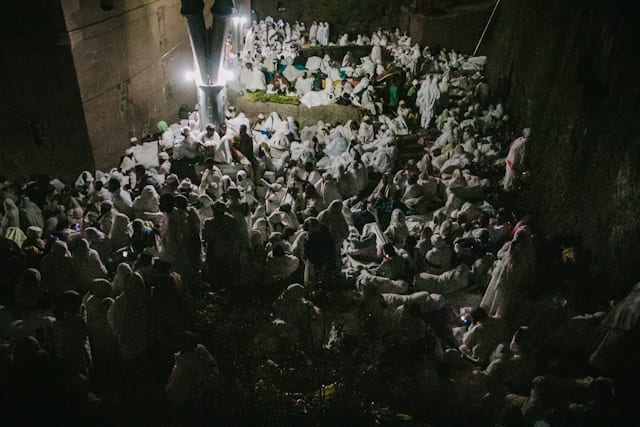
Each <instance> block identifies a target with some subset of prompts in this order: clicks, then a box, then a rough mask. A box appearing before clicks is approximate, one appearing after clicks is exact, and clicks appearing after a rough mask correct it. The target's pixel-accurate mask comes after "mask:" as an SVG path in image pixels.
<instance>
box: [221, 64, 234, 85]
mask: <svg viewBox="0 0 640 427" xmlns="http://www.w3.org/2000/svg"><path fill="white" fill-rule="evenodd" d="M234 78H235V75H234V74H233V71H231V70H228V69H226V68H223V69H222V70H220V76H219V77H218V84H219V85H224V84H226V83H227V82H228V81H231V80H233V79H234Z"/></svg>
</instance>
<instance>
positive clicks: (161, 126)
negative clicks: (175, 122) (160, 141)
mask: <svg viewBox="0 0 640 427" xmlns="http://www.w3.org/2000/svg"><path fill="white" fill-rule="evenodd" d="M157 126H158V130H159V131H161V132H166V131H168V130H169V125H167V122H165V121H164V120H161V121H159V122H158V125H157Z"/></svg>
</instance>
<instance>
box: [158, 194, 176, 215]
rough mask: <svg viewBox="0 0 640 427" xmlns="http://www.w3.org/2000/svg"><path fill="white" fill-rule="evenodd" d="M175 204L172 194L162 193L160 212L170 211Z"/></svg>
mask: <svg viewBox="0 0 640 427" xmlns="http://www.w3.org/2000/svg"><path fill="white" fill-rule="evenodd" d="M175 206H176V201H175V197H174V196H173V195H172V194H167V193H165V194H162V195H161V196H160V212H164V213H170V212H171V211H173V209H174V208H175Z"/></svg>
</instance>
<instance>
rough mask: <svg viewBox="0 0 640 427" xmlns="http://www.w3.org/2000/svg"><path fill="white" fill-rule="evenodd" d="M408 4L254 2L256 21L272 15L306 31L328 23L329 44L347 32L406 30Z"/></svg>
mask: <svg viewBox="0 0 640 427" xmlns="http://www.w3.org/2000/svg"><path fill="white" fill-rule="evenodd" d="M411 3H412V2H411V1H409V0H398V1H394V2H390V1H386V0H323V1H300V0H280V1H277V0H254V1H253V9H254V10H255V11H256V14H257V18H258V19H264V18H265V17H267V16H272V17H274V18H275V19H283V20H284V21H287V22H294V21H296V20H298V21H303V22H304V23H305V24H306V25H307V28H308V26H309V25H311V22H313V21H318V22H319V21H322V22H325V21H326V22H328V23H329V24H330V28H329V38H330V41H332V42H335V41H336V38H337V37H338V35H339V34H343V33H345V32H348V33H350V34H351V36H352V37H354V36H355V35H357V34H358V33H367V34H369V35H370V34H371V32H372V31H374V30H375V29H377V28H378V27H382V28H396V27H399V28H400V29H401V30H408V29H409V28H408V26H409V22H408V17H409V8H410V7H411Z"/></svg>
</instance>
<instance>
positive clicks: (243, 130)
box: [240, 125, 247, 135]
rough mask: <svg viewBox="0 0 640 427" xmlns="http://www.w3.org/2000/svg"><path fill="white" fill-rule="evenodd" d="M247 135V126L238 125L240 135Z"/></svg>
mask: <svg viewBox="0 0 640 427" xmlns="http://www.w3.org/2000/svg"><path fill="white" fill-rule="evenodd" d="M246 133H247V125H240V135H244V134H246Z"/></svg>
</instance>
